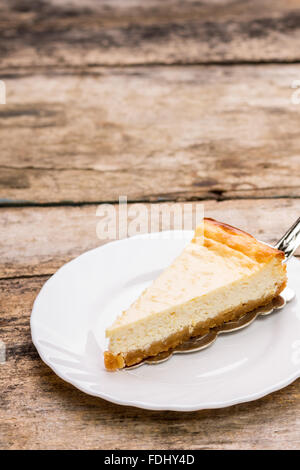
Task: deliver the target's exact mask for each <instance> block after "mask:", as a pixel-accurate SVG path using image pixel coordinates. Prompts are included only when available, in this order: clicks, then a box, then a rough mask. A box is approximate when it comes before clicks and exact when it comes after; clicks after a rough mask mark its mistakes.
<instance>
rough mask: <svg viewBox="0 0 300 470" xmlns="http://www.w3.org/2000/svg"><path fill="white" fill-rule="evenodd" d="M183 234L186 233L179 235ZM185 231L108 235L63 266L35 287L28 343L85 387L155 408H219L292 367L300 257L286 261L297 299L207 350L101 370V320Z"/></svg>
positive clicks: (143, 283)
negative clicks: (120, 237)
mask: <svg viewBox="0 0 300 470" xmlns="http://www.w3.org/2000/svg"><path fill="white" fill-rule="evenodd" d="M183 235H184V236H183ZM191 236H192V232H179V231H174V232H161V233H157V234H155V235H153V234H151V235H150V234H146V235H139V236H136V237H132V238H127V239H125V240H120V241H116V242H112V243H108V244H106V245H104V246H102V247H99V248H96V249H95V250H92V251H88V252H87V253H84V254H83V255H81V256H79V257H78V258H76V259H74V260H73V261H71V262H70V263H67V264H66V265H64V266H63V267H62V268H61V269H59V270H58V271H57V273H56V274H55V275H54V276H52V277H51V278H50V279H49V280H48V281H47V282H46V283H45V285H44V287H43V288H42V290H41V292H40V293H39V295H38V297H37V299H36V301H35V303H34V307H33V311H32V315H31V331H32V339H33V342H34V344H35V346H36V348H37V350H38V352H39V354H40V356H41V358H42V359H43V361H44V362H45V363H46V364H48V365H49V366H50V367H51V368H52V369H53V370H54V372H56V374H57V375H58V376H59V377H61V378H62V379H64V380H65V381H67V382H70V383H71V384H73V385H74V386H75V387H77V388H79V389H80V390H82V391H83V392H86V393H88V394H90V395H94V396H98V397H101V398H104V399H106V400H109V401H112V402H115V403H119V404H122V405H131V406H137V407H140V408H147V409H153V410H177V411H192V410H199V409H204V408H221V407H224V406H229V405H233V404H236V403H241V402H246V401H250V400H255V399H257V398H260V397H262V396H264V395H266V394H268V393H270V392H273V391H275V390H278V389H280V388H282V387H284V386H286V385H288V384H289V383H291V382H292V381H294V380H295V379H296V378H297V377H299V376H300V308H299V300H298V299H299V298H300V283H299V279H300V263H299V261H297V260H296V259H295V258H293V259H291V260H290V261H289V262H288V275H289V287H291V288H292V289H293V290H294V291H296V294H297V295H296V298H295V299H294V300H293V301H292V302H291V303H290V304H288V305H286V307H285V308H284V309H283V310H281V311H280V310H278V311H276V312H274V313H273V314H272V315H270V316H268V317H265V318H262V317H261V318H258V319H257V320H256V321H255V322H254V323H253V324H252V325H250V326H248V327H247V328H245V329H244V330H241V331H237V332H234V333H229V334H227V335H221V336H220V337H219V338H218V339H217V341H216V342H215V343H214V344H213V345H212V346H211V347H209V348H208V349H206V350H204V351H200V352H196V353H193V354H186V355H176V356H173V357H172V358H171V359H170V360H169V361H167V362H165V363H162V364H158V365H143V366H141V367H140V368H137V369H133V370H121V371H118V372H114V373H113V372H107V371H106V370H105V368H104V364H103V351H104V350H105V346H106V340H105V334H104V331H105V328H106V326H107V325H109V324H110V323H111V322H112V321H113V319H114V318H115V317H116V316H117V315H118V314H119V313H120V312H121V311H122V310H124V309H125V308H127V307H128V306H129V305H130V303H131V302H132V301H133V300H135V299H136V297H137V296H138V295H139V294H140V293H141V292H142V290H143V289H144V288H145V287H147V286H148V285H149V284H150V282H151V281H152V280H153V279H154V278H155V277H157V275H158V274H159V273H160V272H161V270H162V269H164V268H165V267H166V266H167V265H168V264H170V262H171V261H172V260H173V259H174V258H175V256H177V255H178V254H179V253H180V252H181V250H182V249H183V247H184V246H185V245H186V243H187V241H188V240H189V239H190V238H191Z"/></svg>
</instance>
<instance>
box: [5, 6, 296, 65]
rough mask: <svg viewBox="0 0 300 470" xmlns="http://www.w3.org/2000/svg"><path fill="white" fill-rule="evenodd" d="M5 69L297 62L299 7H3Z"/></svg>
mask: <svg viewBox="0 0 300 470" xmlns="http://www.w3.org/2000/svg"><path fill="white" fill-rule="evenodd" d="M0 17H1V22H0V39H1V42H0V44H1V46H0V53H1V65H2V66H18V67H19V66H20V65H24V66H30V67H32V66H36V65H40V64H43V65H47V66H48V65H77V66H80V67H82V66H89V65H103V64H106V65H130V64H145V63H148V64H153V63H167V64H174V63H180V64H188V63H207V62H222V63H224V62H249V61H253V62H257V61H275V62H276V61H299V59H300V52H299V41H300V8H299V2H298V1H297V0H289V1H288V2H287V1H284V0H254V1H248V2H245V1H242V0H238V1H232V0H222V1H210V0H205V1H201V2H195V1H193V0H186V1H184V2H182V1H181V0H164V1H163V2H162V1H160V0H148V1H147V2H140V1H138V0H101V1H99V0H69V1H68V2H67V3H66V2H61V1H59V0H34V1H33V0H31V1H28V0H27V1H24V0H13V1H12V0H2V2H1V7H0Z"/></svg>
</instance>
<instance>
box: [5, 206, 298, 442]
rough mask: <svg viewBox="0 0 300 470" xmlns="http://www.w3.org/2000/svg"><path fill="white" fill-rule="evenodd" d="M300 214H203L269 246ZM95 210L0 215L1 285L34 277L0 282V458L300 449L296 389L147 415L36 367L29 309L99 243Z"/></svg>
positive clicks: (238, 210)
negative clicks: (58, 452) (1, 348)
mask: <svg viewBox="0 0 300 470" xmlns="http://www.w3.org/2000/svg"><path fill="white" fill-rule="evenodd" d="M299 204H300V203H299V200H293V199H286V200H283V199H277V200H276V199H270V200H258V201H256V200H243V201H223V202H216V201H206V202H205V214H206V215H207V216H211V217H216V218H219V219H222V220H224V221H226V222H228V223H232V224H236V225H239V226H240V227H241V228H243V229H245V230H247V231H250V232H252V233H253V234H255V235H256V236H258V237H260V238H261V239H263V240H265V241H269V242H274V241H275V240H277V239H278V238H279V237H280V235H281V234H282V231H284V230H285V229H286V228H287V227H288V226H289V225H290V224H291V223H292V222H293V221H294V220H295V218H296V217H297V216H298V215H299ZM147 207H149V205H147ZM96 208H97V206H82V207H51V208H48V207H42V208H41V207H38V208H37V207H34V208H32V207H27V208H2V209H0V222H1V227H2V228H3V232H2V237H1V242H0V243H1V245H0V247H1V248H0V253H1V254H0V260H1V261H0V263H1V264H0V268H1V270H0V276H1V277H3V276H7V275H13V276H30V275H33V274H36V275H38V276H37V277H34V276H33V277H29V278H26V277H20V278H14V279H2V280H0V291H1V297H0V311H1V319H0V339H1V340H2V341H4V343H5V345H6V348H7V362H6V363H5V364H0V390H1V394H0V448H2V449H3V448H5V449H30V448H31V449H78V448H81V449H97V448H101V449H111V448H112V449H128V448H131V449H153V448H156V449H174V448H178V449H205V448H209V449H239V448H241V449H262V448H263V449H296V448H299V433H300V421H299V413H300V389H299V385H300V382H299V380H298V381H296V382H294V383H293V384H292V385H290V386H289V387H287V388H285V389H283V390H280V391H278V392H276V393H273V394H271V395H269V396H267V397H264V398H262V399H260V400H258V401H255V402H251V403H248V404H241V405H237V406H234V407H230V408H226V409H223V410H222V409H221V410H211V411H199V412H193V413H187V414H184V413H176V412H151V411H145V410H138V409H135V408H130V407H121V406H118V405H114V404H112V403H109V402H106V401H104V400H101V399H97V398H93V397H90V396H88V395H85V394H83V393H81V392H80V391H78V390H76V389H75V388H73V387H72V386H71V385H68V384H66V383H65V382H63V381H62V380H61V379H59V378H58V377H57V376H56V375H55V374H54V373H53V372H52V371H51V370H50V369H49V368H48V367H47V366H46V365H44V364H43V363H42V361H41V360H40V358H39V356H38V354H37V352H36V351H35V348H34V347H33V345H32V342H31V337H30V329H29V317H30V312H31V308H32V304H33V301H34V299H35V297H36V295H37V293H38V291H39V290H40V289H41V287H42V285H43V284H44V282H45V281H46V280H47V278H48V276H46V275H43V274H45V273H47V274H51V273H52V272H53V271H54V270H55V269H57V267H58V266H59V265H60V264H62V263H63V262H65V261H67V260H68V259H70V258H72V257H74V256H76V255H77V254H79V253H81V252H83V251H85V250H86V249H89V248H93V247H95V246H98V245H99V244H100V243H101V241H100V240H98V239H97V237H96V224H97V223H98V219H97V217H96ZM191 214H192V211H191ZM258 430H259V432H258ZM191 435H192V436H193V438H192V439H191Z"/></svg>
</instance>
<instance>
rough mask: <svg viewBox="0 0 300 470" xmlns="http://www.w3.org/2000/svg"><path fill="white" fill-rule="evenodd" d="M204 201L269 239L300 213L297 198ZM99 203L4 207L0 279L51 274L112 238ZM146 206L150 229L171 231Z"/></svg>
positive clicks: (188, 209) (189, 208)
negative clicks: (102, 228) (103, 229)
mask: <svg viewBox="0 0 300 470" xmlns="http://www.w3.org/2000/svg"><path fill="white" fill-rule="evenodd" d="M198 204H199V203H197V205H198ZM203 205H204V212H205V215H206V216H207V217H213V218H216V219H218V220H222V221H223V222H227V223H229V224H233V225H235V226H238V227H240V228H242V229H244V230H246V231H247V232H250V233H252V234H253V235H255V236H256V237H258V238H260V239H261V240H263V241H265V242H268V243H275V242H276V241H277V240H279V238H280V237H281V236H282V235H283V233H284V232H285V231H286V230H287V229H288V228H289V227H290V226H291V225H292V223H293V222H294V221H295V220H296V219H297V218H298V217H299V216H300V200H299V199H264V200H241V201H223V202H216V201H205V203H204V204H203ZM166 206H168V207H171V206H172V204H166V203H164V204H160V205H159V207H160V209H161V210H160V213H161V212H162V209H163V208H165V207H166ZM98 207H100V206H96V205H86V206H81V207H66V206H62V207H23V208H1V209H0V226H1V241H0V278H3V277H14V276H33V275H47V274H52V273H53V272H54V271H55V270H57V269H58V268H59V267H60V266H61V265H62V264H64V263H65V262H67V261H69V260H70V259H72V258H74V257H75V256H78V255H79V254H81V253H83V252H85V251H87V250H89V249H92V248H95V247H97V246H99V245H101V244H103V243H106V242H107V241H108V240H105V239H103V238H102V239H99V238H98V236H97V233H96V230H97V225H98V224H101V223H103V222H105V219H104V217H103V216H101V217H100V216H99V213H98V216H97V208H98ZM132 207H133V206H132V205H128V211H129V220H132V219H133V217H132V216H130V208H132ZM138 207H140V205H139V206H138ZM144 207H146V208H147V211H148V214H149V220H148V226H149V228H150V222H152V223H154V224H155V227H156V226H157V227H158V229H162V228H163V229H168V227H167V226H165V227H163V226H162V224H161V222H160V224H159V215H158V214H156V213H154V214H153V220H151V221H150V215H151V207H150V205H149V204H146V205H144ZM180 207H181V208H183V205H182V204H181V205H180ZM196 207H197V206H196V203H191V205H189V204H188V205H186V206H185V213H186V214H190V217H192V212H194V213H195V210H196ZM115 208H116V214H118V213H117V209H118V208H117V206H115ZM140 213H142V212H141V211H140ZM143 217H144V216H143ZM117 218H118V215H117ZM144 218H145V220H147V219H146V217H144ZM139 219H140V220H141V217H140V216H139ZM156 224H157V225H156ZM171 228H175V229H182V225H181V223H180V220H179V225H178V226H173V225H172V227H171ZM142 231H147V228H146V226H142ZM98 233H99V231H98ZM297 253H299V254H300V251H299V250H298V251H297Z"/></svg>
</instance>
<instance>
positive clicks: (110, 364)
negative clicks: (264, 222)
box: [104, 250, 286, 371]
mask: <svg viewBox="0 0 300 470" xmlns="http://www.w3.org/2000/svg"><path fill="white" fill-rule="evenodd" d="M276 251H278V250H276ZM285 287H286V280H285V281H284V282H283V283H282V284H281V285H280V286H279V287H278V288H277V290H276V292H275V293H274V294H272V295H269V296H268V297H265V298H263V299H259V300H255V301H250V302H248V303H247V304H241V305H239V306H238V307H236V308H235V309H233V310H230V311H225V312H222V313H220V314H219V315H218V316H216V317H214V318H211V319H208V320H206V321H204V322H203V321H202V322H199V323H198V324H197V325H196V326H195V327H194V329H193V331H192V333H190V331H189V328H188V327H186V328H184V329H183V330H181V331H179V332H177V333H175V334H172V335H170V336H168V337H167V338H165V339H164V340H163V341H156V342H154V343H152V344H151V346H150V347H148V348H147V349H138V350H135V351H130V352H129V353H127V354H122V353H119V354H117V355H115V354H113V353H111V352H109V351H105V353H104V364H105V367H106V369H107V370H110V371H115V370H117V369H122V368H124V367H126V366H132V365H134V364H138V363H139V362H141V361H142V360H143V359H145V358H146V357H151V356H156V355H157V354H159V353H161V352H163V351H168V350H169V349H173V348H175V347H176V346H178V345H179V344H181V343H183V342H184V341H187V340H188V339H190V338H192V337H194V336H203V335H205V334H207V333H208V332H209V330H211V329H212V328H215V327H218V326H221V325H222V324H223V323H225V322H228V321H232V320H238V319H239V318H240V317H242V316H243V315H244V314H245V313H248V312H251V311H252V310H254V309H256V308H258V307H262V306H264V305H267V304H268V303H270V302H271V301H272V300H273V299H274V298H275V297H277V296H278V295H279V294H280V292H282V291H283V289H284V288H285Z"/></svg>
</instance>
